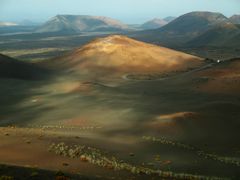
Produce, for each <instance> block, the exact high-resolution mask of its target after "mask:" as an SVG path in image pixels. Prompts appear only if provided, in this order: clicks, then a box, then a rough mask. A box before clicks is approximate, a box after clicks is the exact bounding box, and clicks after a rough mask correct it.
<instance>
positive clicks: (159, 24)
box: [141, 18, 168, 29]
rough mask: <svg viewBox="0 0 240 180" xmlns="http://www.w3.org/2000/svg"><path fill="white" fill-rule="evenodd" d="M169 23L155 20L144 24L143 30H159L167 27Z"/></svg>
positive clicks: (158, 19)
mask: <svg viewBox="0 0 240 180" xmlns="http://www.w3.org/2000/svg"><path fill="white" fill-rule="evenodd" d="M167 23H168V22H167V21H165V20H163V19H160V18H155V19H152V20H150V21H147V22H145V23H144V24H142V25H141V29H157V28H160V27H162V26H164V25H166V24H167Z"/></svg>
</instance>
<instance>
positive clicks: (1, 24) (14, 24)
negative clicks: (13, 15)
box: [0, 22, 18, 27]
mask: <svg viewBox="0 0 240 180" xmlns="http://www.w3.org/2000/svg"><path fill="white" fill-rule="evenodd" d="M17 25H18V24H17V23H14V22H0V27H8V26H17Z"/></svg>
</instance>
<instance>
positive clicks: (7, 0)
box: [0, 0, 240, 24]
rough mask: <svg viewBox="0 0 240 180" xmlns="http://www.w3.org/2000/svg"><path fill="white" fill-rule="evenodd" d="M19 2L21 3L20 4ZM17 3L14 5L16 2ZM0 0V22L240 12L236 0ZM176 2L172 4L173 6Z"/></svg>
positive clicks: (138, 18) (130, 20)
mask: <svg viewBox="0 0 240 180" xmlns="http://www.w3.org/2000/svg"><path fill="white" fill-rule="evenodd" d="M19 2H20V3H19ZM16 3H17V5H16ZM95 3H96V0H88V1H82V0H80V1H79V0H52V1H49V0H40V1H32V0H1V1H0V21H10V22H21V21H23V20H31V21H35V22H44V21H46V20H48V19H49V18H51V17H53V16H55V15H57V14H73V15H95V16H107V17H111V18H114V19H118V20H120V21H122V22H124V23H128V24H138V23H143V22H145V21H147V20H149V19H153V18H164V17H167V16H175V17H177V16H179V15H182V14H184V13H188V12H191V11H212V12H220V13H222V14H224V15H225V16H227V17H229V16H231V15H233V14H240V10H239V4H240V3H239V1H238V0H212V1H208V0H201V1H198V2H196V1H193V0H181V5H180V6H179V0H168V1H165V0H148V1H146V0H143V1H137V0H131V1H129V0H121V1H112V0H102V1H101V4H99V3H98V5H97V6H95ZM173 4H175V6H173Z"/></svg>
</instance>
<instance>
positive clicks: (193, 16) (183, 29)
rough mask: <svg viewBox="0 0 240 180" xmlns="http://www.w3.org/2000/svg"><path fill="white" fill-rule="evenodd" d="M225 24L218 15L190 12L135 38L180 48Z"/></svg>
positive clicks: (226, 19) (223, 19) (222, 18)
mask: <svg viewBox="0 0 240 180" xmlns="http://www.w3.org/2000/svg"><path fill="white" fill-rule="evenodd" d="M226 22H230V21H229V19H228V18H227V17H225V16H224V15H222V14H220V13H215V12H190V13H187V14H184V15H182V16H180V17H178V18H176V19H175V20H173V21H172V22H170V23H168V24H167V25H165V26H163V27H162V28H159V29H155V30H148V31H143V32H139V33H136V38H138V39H140V40H144V41H148V42H155V43H159V44H161V45H166V46H170V47H174V46H182V45H183V44H184V43H186V42H188V41H190V40H192V39H193V38H195V37H197V36H199V35H200V34H202V33H203V32H205V31H207V30H209V29H211V28H213V27H214V26H216V25H219V24H221V23H226Z"/></svg>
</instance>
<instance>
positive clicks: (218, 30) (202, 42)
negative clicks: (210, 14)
mask: <svg viewBox="0 0 240 180" xmlns="http://www.w3.org/2000/svg"><path fill="white" fill-rule="evenodd" d="M239 42H240V28H239V26H237V25H235V24H232V23H230V22H227V23H221V24H219V25H216V26H214V27H213V28H211V29H209V30H207V31H206V32H204V33H203V34H201V35H199V36H198V37H196V38H194V39H192V40H191V41H189V42H188V43H187V45H188V46H191V47H201V46H212V47H238V45H239Z"/></svg>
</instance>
